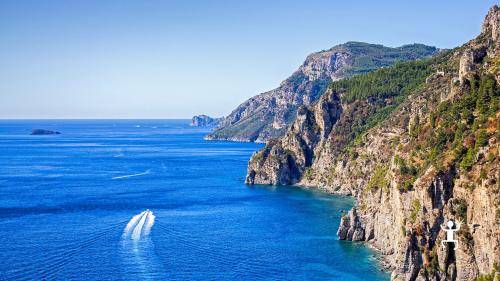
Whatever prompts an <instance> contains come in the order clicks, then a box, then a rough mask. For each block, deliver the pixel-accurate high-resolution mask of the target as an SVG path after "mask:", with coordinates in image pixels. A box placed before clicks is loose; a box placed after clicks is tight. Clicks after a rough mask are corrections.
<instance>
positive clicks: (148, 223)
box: [143, 211, 156, 235]
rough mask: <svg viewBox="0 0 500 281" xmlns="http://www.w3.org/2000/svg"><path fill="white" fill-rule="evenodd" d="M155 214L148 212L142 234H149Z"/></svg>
mask: <svg viewBox="0 0 500 281" xmlns="http://www.w3.org/2000/svg"><path fill="white" fill-rule="evenodd" d="M155 218H156V217H155V215H153V212H151V211H150V212H149V213H148V217H147V218H146V224H145V225H144V231H143V233H144V235H149V233H150V232H151V228H152V227H153V224H155Z"/></svg>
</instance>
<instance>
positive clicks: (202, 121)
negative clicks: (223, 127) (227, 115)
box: [189, 114, 222, 127]
mask: <svg viewBox="0 0 500 281" xmlns="http://www.w3.org/2000/svg"><path fill="white" fill-rule="evenodd" d="M221 120H222V118H212V117H210V116H208V115H204V114H202V115H196V116H193V118H191V124H189V125H190V126H192V127H216V126H218V125H219V123H220V121H221Z"/></svg>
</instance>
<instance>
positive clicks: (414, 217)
mask: <svg viewBox="0 0 500 281" xmlns="http://www.w3.org/2000/svg"><path fill="white" fill-rule="evenodd" d="M411 207H412V210H411V213H410V222H411V223H414V222H415V221H416V220H417V215H418V212H420V209H422V206H421V205H420V201H419V200H418V199H415V200H413V201H412V202H411Z"/></svg>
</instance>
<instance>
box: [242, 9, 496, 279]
mask: <svg viewBox="0 0 500 281" xmlns="http://www.w3.org/2000/svg"><path fill="white" fill-rule="evenodd" d="M499 16H500V9H499V8H498V7H497V6H494V7H492V8H491V10H490V11H489V13H488V15H487V17H486V19H485V22H484V24H483V28H482V33H481V34H480V35H479V36H478V37H477V38H476V39H474V40H471V41H470V42H468V43H466V44H465V45H463V46H462V47H460V48H456V49H454V50H452V51H449V52H446V53H442V54H440V55H438V56H436V57H435V58H433V59H431V60H429V61H426V62H412V63H407V64H404V65H396V66H394V67H390V68H385V69H382V70H378V71H375V72H372V73H369V74H365V75H360V76H356V77H353V78H350V79H347V80H343V81H338V82H335V83H333V84H332V85H331V87H330V88H329V89H328V90H327V91H326V93H325V94H324V95H322V97H321V98H320V99H319V100H318V102H317V103H313V104H312V105H311V106H308V107H304V108H301V109H300V110H299V111H298V113H297V118H296V120H295V121H294V122H293V124H292V125H291V126H290V127H289V129H288V130H287V131H286V133H285V134H284V135H283V137H280V138H278V139H276V140H273V141H271V142H269V143H268V144H267V145H266V146H265V148H263V149H262V150H261V151H258V152H256V153H255V154H254V155H253V156H252V159H251V160H250V161H249V165H248V175H247V179H246V181H247V183H249V184H260V183H263V184H276V185H281V184H296V185H302V186H308V187H318V188H321V189H323V190H326V191H328V192H332V193H338V194H351V195H353V196H355V197H356V199H357V200H356V206H355V207H354V209H353V210H351V211H350V212H349V213H348V214H347V215H345V216H344V217H343V218H342V220H341V224H340V226H339V230H338V235H339V237H340V239H345V240H352V241H366V243H369V244H370V245H372V246H373V247H375V248H377V249H378V250H379V251H380V252H381V254H382V261H383V264H384V265H385V266H386V267H387V268H388V269H390V270H391V271H392V279H393V280H475V279H476V278H479V277H481V278H489V279H483V280H493V278H494V277H493V276H497V277H498V273H495V271H498V265H500V235H499V234H500V132H499V131H500V79H499V77H500V76H499V75H500V67H499V66H500V57H499V47H500V42H499V36H498V26H499V24H498V22H499V21H498V19H499ZM448 220H452V221H463V225H462V226H461V228H460V231H459V232H457V233H456V238H457V239H458V243H459V247H458V249H456V250H453V249H452V247H450V246H447V247H445V248H443V247H441V245H440V243H441V241H442V240H443V239H445V237H444V236H445V235H444V232H443V231H442V230H441V226H443V225H444V223H445V222H447V221H448ZM495 274H496V275H495Z"/></svg>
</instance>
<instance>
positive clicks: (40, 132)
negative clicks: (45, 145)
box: [31, 129, 61, 135]
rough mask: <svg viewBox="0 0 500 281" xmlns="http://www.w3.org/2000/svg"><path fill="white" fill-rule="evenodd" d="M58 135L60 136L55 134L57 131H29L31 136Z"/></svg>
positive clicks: (57, 133)
mask: <svg viewBox="0 0 500 281" xmlns="http://www.w3.org/2000/svg"><path fill="white" fill-rule="evenodd" d="M59 134H61V133H60V132H57V131H51V130H46V129H33V130H32V131H31V135H59Z"/></svg>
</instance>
